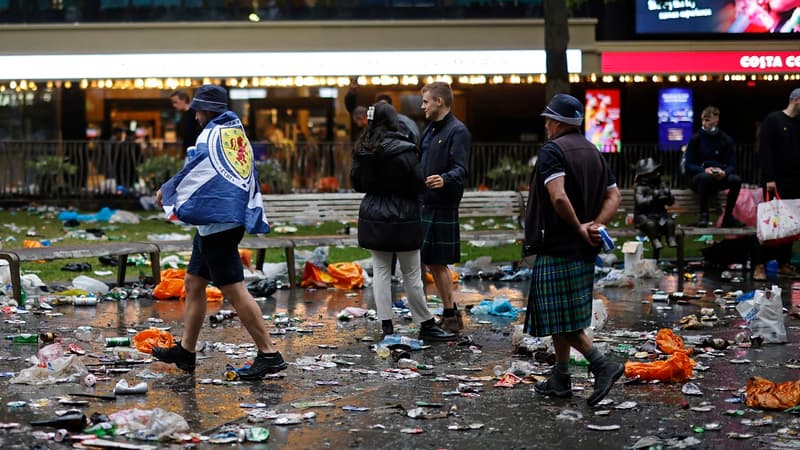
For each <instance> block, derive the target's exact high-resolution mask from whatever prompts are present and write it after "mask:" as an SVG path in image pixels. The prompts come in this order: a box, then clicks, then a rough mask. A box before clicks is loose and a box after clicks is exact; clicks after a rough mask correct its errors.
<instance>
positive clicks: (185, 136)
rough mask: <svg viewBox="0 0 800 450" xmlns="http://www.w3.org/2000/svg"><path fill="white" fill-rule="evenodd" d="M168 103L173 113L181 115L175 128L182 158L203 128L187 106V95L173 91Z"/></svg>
mask: <svg viewBox="0 0 800 450" xmlns="http://www.w3.org/2000/svg"><path fill="white" fill-rule="evenodd" d="M169 101H170V102H171V103H172V107H173V108H175V111H177V112H178V113H180V115H181V120H180V121H179V122H178V127H177V128H178V137H180V139H181V149H182V150H183V156H186V151H187V150H188V148H189V147H191V146H193V145H194V144H195V141H197V136H198V135H199V134H200V131H201V130H202V129H203V127H202V126H200V124H199V123H198V122H197V120H196V119H195V112H194V111H193V110H192V108H191V107H190V106H189V94H187V93H186V92H185V91H181V90H177V91H173V92H172V93H171V94H169Z"/></svg>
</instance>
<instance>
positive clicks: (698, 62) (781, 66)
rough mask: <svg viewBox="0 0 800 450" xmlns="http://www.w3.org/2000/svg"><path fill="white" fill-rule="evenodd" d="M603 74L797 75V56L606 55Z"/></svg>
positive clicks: (738, 53) (730, 53) (779, 53)
mask: <svg viewBox="0 0 800 450" xmlns="http://www.w3.org/2000/svg"><path fill="white" fill-rule="evenodd" d="M600 65H601V70H602V73H604V74H664V73H676V74H677V73H694V74H697V73H764V72H769V73H784V72H792V73H794V72H798V70H799V69H800V51H795V52H784V51H776V52H761V51H759V52H744V51H724V52H603V54H602V56H601V63H600Z"/></svg>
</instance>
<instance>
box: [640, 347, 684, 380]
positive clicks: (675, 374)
mask: <svg viewBox="0 0 800 450" xmlns="http://www.w3.org/2000/svg"><path fill="white" fill-rule="evenodd" d="M695 364H697V363H695V362H694V361H693V360H692V359H691V358H689V357H688V356H686V353H683V352H676V353H675V354H673V355H672V356H670V357H669V359H667V360H666V361H653V362H650V363H637V362H630V361H629V362H626V363H625V376H626V377H629V378H639V379H641V380H647V381H649V380H658V381H663V382H665V383H680V382H683V381H686V380H688V379H689V378H690V377H691V376H692V367H694V365H695Z"/></svg>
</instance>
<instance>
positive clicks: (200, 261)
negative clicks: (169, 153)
mask: <svg viewBox="0 0 800 450" xmlns="http://www.w3.org/2000/svg"><path fill="white" fill-rule="evenodd" d="M191 108H192V109H193V110H195V111H196V115H195V118H196V119H197V121H198V122H200V125H201V126H203V127H204V128H203V131H202V132H201V133H200V136H198V137H197V142H196V145H195V148H194V149H192V148H189V150H188V152H187V158H186V165H185V166H184V168H183V169H182V170H181V171H180V172H179V173H178V174H177V175H175V176H174V177H172V178H171V179H170V180H169V181H167V182H166V183H164V185H163V186H161V189H160V190H159V191H158V192H157V193H156V202H157V203H158V204H160V205H161V206H163V208H164V212H165V213H166V214H167V215H168V216H171V215H173V214H175V215H177V216H178V218H179V219H180V220H182V221H184V222H186V223H189V224H192V225H197V233H196V234H195V236H194V242H193V245H192V257H191V259H190V260H189V265H188V266H187V268H186V278H185V286H186V305H185V310H184V314H183V319H184V328H183V336H182V338H181V341H180V342H178V343H177V344H175V345H174V346H173V347H170V348H162V347H157V348H154V349H153V356H154V357H155V358H156V359H158V360H161V361H164V362H168V363H174V364H175V365H176V366H178V367H179V368H180V369H182V370H184V371H187V372H194V369H195V360H196V355H195V352H194V349H195V346H196V345H197V339H198V337H199V335H200V328H201V327H202V325H203V320H204V319H205V315H206V287H207V286H208V284H209V282H213V283H214V285H216V286H217V287H219V289H220V290H221V291H222V294H223V295H224V296H225V298H226V299H228V301H230V302H231V305H232V306H233V307H234V309H235V310H236V312H237V314H238V316H239V318H240V320H241V321H242V324H243V325H244V327H245V328H246V329H247V332H248V333H250V336H251V337H252V338H253V340H254V341H255V344H256V346H257V347H258V355H257V356H256V358H255V359H254V360H253V364H252V365H251V366H250V367H249V368H246V369H239V370H238V373H239V378H241V379H243V380H260V379H262V378H264V376H265V375H267V374H268V373H275V372H279V371H281V370H283V369H285V368H286V367H287V364H286V362H284V360H283V356H282V355H281V354H280V352H278V351H277V350H276V349H275V348H274V347H273V346H272V343H271V341H270V340H269V336H268V334H267V328H266V326H265V325H264V321H263V320H262V314H261V309H260V308H259V307H258V304H257V303H256V302H255V300H254V299H253V297H252V296H251V295H250V293H249V292H248V291H247V288H246V286H245V283H244V273H243V267H242V261H241V259H240V258H239V250H238V246H239V242H240V241H241V240H242V237H243V236H244V232H245V231H247V232H248V233H268V232H269V224H268V223H267V219H266V217H265V216H264V209H263V203H262V200H261V193H260V192H259V188H258V173H257V172H256V169H255V167H254V166H253V151H252V148H251V147H250V141H248V139H247V135H246V134H245V132H244V128H243V127H242V122H241V120H240V119H239V117H238V116H237V115H236V113H234V112H233V111H229V110H228V94H227V92H226V91H225V89H223V88H222V87H220V86H215V85H204V86H201V87H200V88H199V89H198V90H197V93H196V94H195V96H194V99H193V100H192V104H191Z"/></svg>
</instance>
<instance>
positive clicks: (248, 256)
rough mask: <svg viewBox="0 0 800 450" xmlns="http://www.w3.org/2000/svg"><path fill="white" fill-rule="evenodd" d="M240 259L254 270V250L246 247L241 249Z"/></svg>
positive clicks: (250, 269) (249, 268) (248, 268)
mask: <svg viewBox="0 0 800 450" xmlns="http://www.w3.org/2000/svg"><path fill="white" fill-rule="evenodd" d="M239 259H241V260H242V265H243V266H244V267H246V268H247V270H249V271H251V272H252V271H253V266H252V264H253V251H252V250H248V249H246V248H240V249H239Z"/></svg>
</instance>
